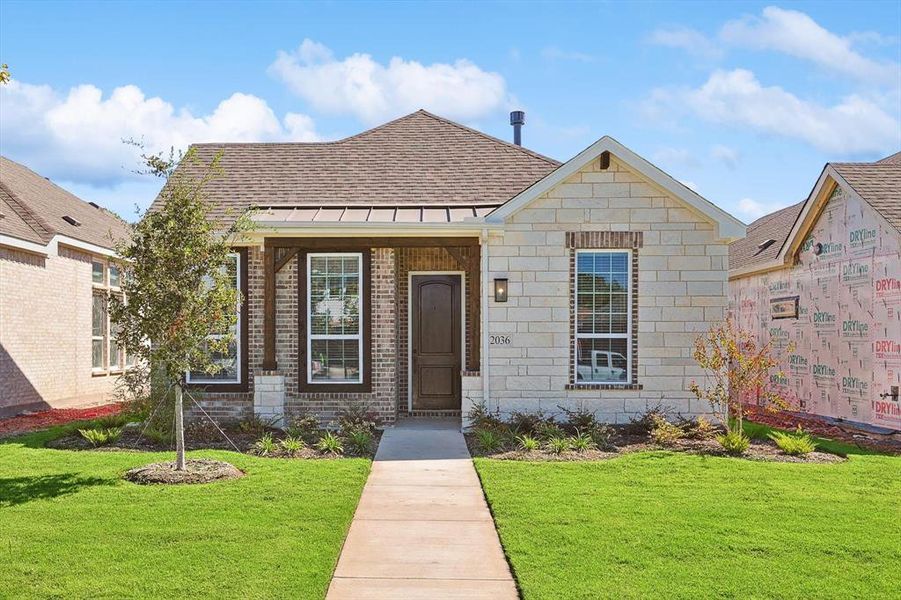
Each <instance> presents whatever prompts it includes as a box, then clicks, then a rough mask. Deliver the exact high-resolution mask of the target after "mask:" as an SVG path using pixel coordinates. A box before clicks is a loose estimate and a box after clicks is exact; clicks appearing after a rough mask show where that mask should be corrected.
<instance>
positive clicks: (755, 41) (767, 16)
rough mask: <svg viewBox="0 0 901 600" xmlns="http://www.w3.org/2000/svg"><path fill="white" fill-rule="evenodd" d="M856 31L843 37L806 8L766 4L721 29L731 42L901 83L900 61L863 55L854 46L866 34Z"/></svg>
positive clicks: (855, 75)
mask: <svg viewBox="0 0 901 600" xmlns="http://www.w3.org/2000/svg"><path fill="white" fill-rule="evenodd" d="M852 35H853V36H854V37H853V38H852V37H851V36H849V37H841V36H839V35H836V34H834V33H832V32H831V31H829V30H827V29H825V28H824V27H822V26H821V25H820V24H819V23H817V22H816V21H814V20H813V19H812V18H810V16H808V15H807V14H805V13H803V12H799V11H795V10H785V9H782V8H778V7H776V6H768V7H766V8H764V9H763V13H762V16H761V17H755V16H746V17H744V18H742V19H739V20H735V21H729V22H727V23H726V24H725V25H724V26H723V28H722V29H721V30H720V38H721V39H722V40H723V41H725V42H727V43H730V44H735V45H739V46H744V47H748V48H753V49H756V50H775V51H777V52H782V53H784V54H788V55H791V56H795V57H797V58H801V59H804V60H809V61H811V62H814V63H816V64H818V65H820V66H821V67H823V68H825V69H828V70H831V71H836V72H838V73H842V74H843V75H847V76H850V77H853V78H855V79H859V80H861V81H868V82H871V83H877V84H886V85H892V86H897V85H898V69H899V65H898V64H897V63H892V64H887V63H879V62H876V61H873V60H871V59H869V58H866V57H864V56H862V55H861V54H859V53H858V52H856V51H855V50H854V49H853V47H852V42H853V40H854V39H855V38H856V39H858V40H860V39H861V38H862V36H864V35H866V34H862V33H855V34H852ZM871 37H872V36H871ZM878 39H882V38H881V36H879V38H878Z"/></svg>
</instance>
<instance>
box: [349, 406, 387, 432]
mask: <svg viewBox="0 0 901 600" xmlns="http://www.w3.org/2000/svg"><path fill="white" fill-rule="evenodd" d="M380 422H381V419H379V416H378V413H376V412H375V411H373V410H372V409H371V408H370V406H369V404H367V403H365V402H350V403H348V404H345V405H344V406H343V407H342V408H341V411H340V412H339V413H338V431H339V432H341V434H342V435H345V434H349V433H351V432H353V431H358V430H361V429H362V430H366V431H369V433H372V432H373V431H375V429H376V427H378V426H379V424H380Z"/></svg>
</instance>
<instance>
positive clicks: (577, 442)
mask: <svg viewBox="0 0 901 600" xmlns="http://www.w3.org/2000/svg"><path fill="white" fill-rule="evenodd" d="M566 441H567V442H569V447H570V448H572V449H573V450H575V451H576V452H585V451H586V450H592V449H593V448H594V441H592V439H591V436H589V435H588V434H587V433H579V434H577V435H574V436H572V437H570V438H567V440H566Z"/></svg>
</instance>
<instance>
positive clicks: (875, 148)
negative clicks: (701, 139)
mask: <svg viewBox="0 0 901 600" xmlns="http://www.w3.org/2000/svg"><path fill="white" fill-rule="evenodd" d="M680 106H681V107H682V108H684V109H687V110H689V111H691V112H693V113H694V114H695V115H696V116H697V117H699V118H701V119H704V120H707V121H711V122H714V123H721V124H726V125H734V126H738V127H743V128H747V129H751V130H755V131H758V132H760V133H765V134H770V135H778V136H783V137H788V138H794V139H799V140H802V141H804V142H807V143H809V144H811V145H812V146H815V147H817V148H819V149H820V150H823V151H825V152H829V153H831V154H833V155H835V156H842V155H848V154H855V153H864V152H886V151H889V150H893V149H896V148H897V147H898V146H899V144H901V124H899V122H898V120H897V119H896V118H895V117H893V116H891V115H889V114H887V113H886V112H885V111H883V110H882V108H880V107H879V106H877V105H876V104H875V103H873V102H872V101H870V100H868V99H866V98H863V97H861V96H859V95H850V96H847V97H845V98H844V99H842V100H841V102H839V103H838V104H835V105H833V106H823V105H821V104H817V103H815V102H810V101H807V100H802V99H800V98H798V97H797V96H795V95H793V94H791V93H790V92H787V91H785V90H784V89H782V88H781V87H778V86H768V87H765V86H763V85H761V84H760V82H759V81H758V80H757V78H756V77H755V76H754V74H753V73H752V72H750V71H748V70H745V69H734V70H732V71H723V70H717V71H714V72H713V74H711V76H710V78H709V79H708V80H707V82H706V83H704V84H703V85H702V86H701V87H699V88H695V89H665V88H658V89H656V90H654V91H653V92H652V93H651V95H650V97H649V99H648V100H647V101H646V102H645V105H644V112H645V114H647V115H654V114H657V115H660V114H663V112H664V111H663V108H664V107H669V108H670V109H672V108H673V107H680Z"/></svg>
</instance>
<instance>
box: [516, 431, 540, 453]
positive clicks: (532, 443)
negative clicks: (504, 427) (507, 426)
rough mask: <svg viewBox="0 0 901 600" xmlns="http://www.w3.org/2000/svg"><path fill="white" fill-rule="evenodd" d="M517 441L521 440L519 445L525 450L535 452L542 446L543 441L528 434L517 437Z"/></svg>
mask: <svg viewBox="0 0 901 600" xmlns="http://www.w3.org/2000/svg"><path fill="white" fill-rule="evenodd" d="M516 441H517V442H519V447H520V448H521V449H522V450H524V451H525V452H534V451H536V450H538V449H539V448H541V442H540V441H539V440H538V439H536V438H533V437H532V436H530V435H528V434H526V435H521V436H519V437H517V438H516Z"/></svg>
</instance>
